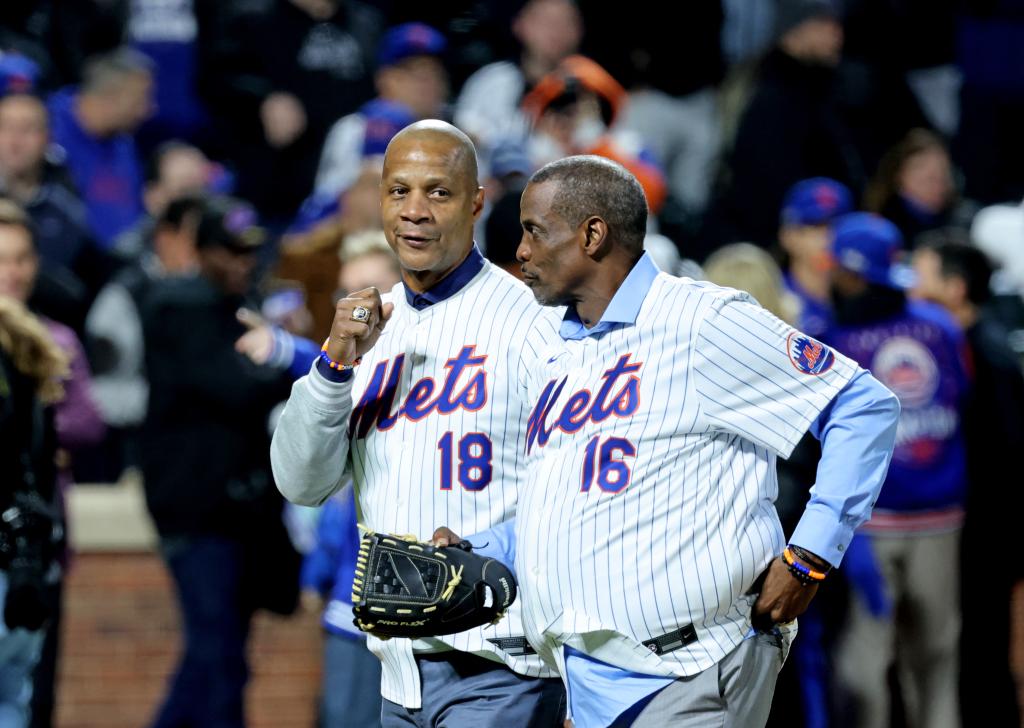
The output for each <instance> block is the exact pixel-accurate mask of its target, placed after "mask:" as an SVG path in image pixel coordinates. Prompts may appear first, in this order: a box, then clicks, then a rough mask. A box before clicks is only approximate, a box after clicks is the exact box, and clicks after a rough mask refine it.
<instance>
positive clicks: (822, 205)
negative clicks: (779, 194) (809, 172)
mask: <svg viewBox="0 0 1024 728" xmlns="http://www.w3.org/2000/svg"><path fill="white" fill-rule="evenodd" d="M851 210H853V195H851V194H850V190H849V189H847V187H846V185H844V184H842V183H841V182H836V181H835V180H834V179H829V178H828V177H812V178H811V179H805V180H802V181H800V182H797V183H796V184H795V185H793V186H792V187H790V188H789V192H787V193H786V197H785V199H784V200H783V202H782V216H781V217H782V224H783V225H826V224H828V223H830V222H831V221H832V220H833V219H835V218H836V217H838V216H840V215H845V214H846V213H848V212H850V211H851Z"/></svg>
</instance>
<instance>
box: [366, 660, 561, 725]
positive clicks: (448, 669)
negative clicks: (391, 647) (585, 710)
mask: <svg viewBox="0 0 1024 728" xmlns="http://www.w3.org/2000/svg"><path fill="white" fill-rule="evenodd" d="M416 663H417V664H418V665H419V668H420V678H421V680H422V685H423V707H422V708H420V709H419V710H410V709H408V708H405V707H403V706H401V705H398V704H397V703H392V702H391V701H390V700H385V701H384V709H383V710H382V711H381V723H382V724H383V726H384V728H399V727H402V728H404V727H406V726H415V728H510V727H512V726H514V727H515V728H561V726H562V722H563V720H564V719H565V690H564V689H563V688H562V682H561V681H560V680H557V679H553V678H531V677H523V676H521V675H517V674H516V673H514V672H512V671H511V670H509V669H508V668H507V667H505V666H504V665H502V664H500V663H497V662H493V661H491V660H485V659H484V658H482V657H477V656H476V655H469V654H466V653H464V652H445V653H443V654H441V655H428V656H423V657H418V658H416Z"/></svg>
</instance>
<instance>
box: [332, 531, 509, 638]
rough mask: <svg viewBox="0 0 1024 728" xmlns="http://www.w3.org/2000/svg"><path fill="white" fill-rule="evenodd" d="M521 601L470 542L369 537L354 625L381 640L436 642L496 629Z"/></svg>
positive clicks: (503, 573) (500, 567)
mask: <svg viewBox="0 0 1024 728" xmlns="http://www.w3.org/2000/svg"><path fill="white" fill-rule="evenodd" d="M515 598H516V581H515V577H513V576H512V572H511V571H509V569H508V567H506V566H505V565H504V564H502V563H501V562H500V561H495V560H494V559H489V558H485V557H483V556H478V555H477V554H474V553H472V546H471V545H470V543H469V542H468V541H462V542H460V543H458V544H454V545H452V546H445V547H441V548H438V547H435V546H431V545H430V544H429V543H423V542H420V541H417V540H416V539H415V538H413V537H411V536H391V535H387V534H381V533H373V532H366V533H364V534H363V538H362V543H361V544H360V546H359V556H358V558H357V559H356V574H355V580H354V581H353V583H352V605H353V607H352V612H353V614H354V615H355V620H354V621H355V625H356V627H358V628H359V629H361V630H362V631H364V632H371V633H373V634H374V635H376V636H377V637H385V638H386V637H413V638H415V637H432V636H435V635H442V634H454V633H455V632H462V631H464V630H467V629H470V628H472V627H477V626H479V625H481V624H488V623H490V624H497V622H498V621H499V620H500V619H501V618H502V617H504V616H505V611H506V610H507V609H508V608H509V605H511V604H512V602H513V601H515Z"/></svg>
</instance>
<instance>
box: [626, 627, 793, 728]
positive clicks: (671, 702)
mask: <svg viewBox="0 0 1024 728" xmlns="http://www.w3.org/2000/svg"><path fill="white" fill-rule="evenodd" d="M782 639H783V638H782V637H781V636H779V635H777V634H761V633H758V634H757V635H756V636H754V637H751V638H750V639H746V640H744V641H743V642H741V643H740V645H739V647H737V648H736V649H735V650H733V651H732V652H730V653H729V654H728V655H726V656H725V658H724V659H722V661H721V662H719V663H718V664H717V665H715V666H714V667H709V668H708V669H707V670H705V671H704V672H701V673H698V674H697V675H694V676H693V677H688V678H683V679H681V680H677V681H675V682H674V683H672V684H671V685H669V686H668V687H667V688H665V689H664V690H662V691H661V692H660V693H658V694H657V695H655V696H654V699H653V700H651V702H650V703H648V704H647V706H646V707H645V708H644V709H643V710H642V711H640V714H639V715H638V716H637V718H636V720H635V721H633V723H632V728H666V727H667V726H672V727H673V728H675V727H676V726H679V727H680V728H758V727H759V726H764V724H765V723H767V722H768V713H769V711H770V710H771V707H772V696H773V695H774V693H775V680H776V679H777V678H778V676H779V670H781V669H782V662H783V649H784V648H783V643H782Z"/></svg>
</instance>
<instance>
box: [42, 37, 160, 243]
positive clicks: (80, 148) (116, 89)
mask: <svg viewBox="0 0 1024 728" xmlns="http://www.w3.org/2000/svg"><path fill="white" fill-rule="evenodd" d="M150 68H151V63H150V61H149V59H147V58H146V57H145V56H143V55H142V54H140V53H138V52H136V51H132V50H129V49H121V50H117V51H114V52H112V53H110V54H107V55H102V56H98V57H96V58H93V59H91V60H90V61H89V62H88V64H87V65H86V67H85V71H84V73H83V78H82V85H81V86H79V87H77V88H65V89H62V90H61V91H58V92H57V93H56V94H54V95H53V96H52V97H51V98H50V117H51V119H50V123H51V133H52V135H53V140H54V141H55V142H56V143H57V144H59V145H60V146H61V147H63V148H64V150H65V152H66V153H67V165H68V169H69V170H70V172H71V177H72V179H73V180H74V182H75V185H76V186H77V187H78V191H79V193H80V194H81V196H82V199H83V201H84V202H85V206H86V209H87V212H88V220H89V225H90V227H91V229H92V233H93V236H94V237H95V238H96V241H97V243H98V245H99V246H100V248H102V249H103V250H108V249H110V248H111V246H113V244H114V240H115V239H116V238H117V236H118V235H119V234H120V233H122V232H124V231H125V230H127V229H128V228H130V227H131V226H132V225H134V224H135V223H136V221H137V220H138V219H139V218H140V217H141V216H142V215H143V214H144V213H145V208H144V207H143V204H142V162H141V160H140V159H139V155H138V152H137V150H136V148H135V140H134V139H133V138H132V134H133V133H134V132H135V130H136V129H138V127H139V125H140V124H142V122H143V121H145V120H146V119H147V118H148V117H149V115H150V114H151V113H152V111H153V100H152V94H153V79H152V73H151V71H150Z"/></svg>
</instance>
